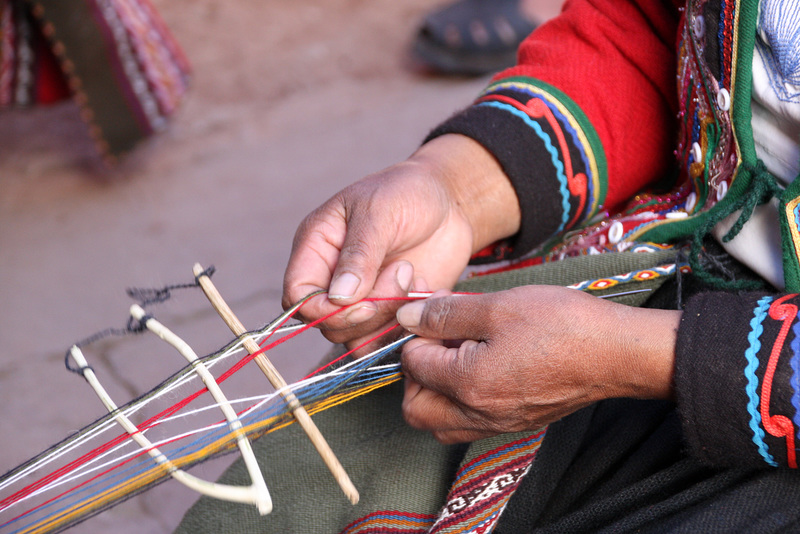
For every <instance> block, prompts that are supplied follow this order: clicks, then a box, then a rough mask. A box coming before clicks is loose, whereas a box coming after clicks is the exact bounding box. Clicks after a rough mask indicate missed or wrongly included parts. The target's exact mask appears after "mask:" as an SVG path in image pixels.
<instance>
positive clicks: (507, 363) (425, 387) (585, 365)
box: [397, 286, 680, 443]
mask: <svg viewBox="0 0 800 534" xmlns="http://www.w3.org/2000/svg"><path fill="white" fill-rule="evenodd" d="M397 318H398V320H399V322H400V324H401V325H402V326H404V327H405V328H406V329H407V330H409V331H410V332H413V333H415V334H418V335H419V336H421V337H420V338H418V339H415V340H412V341H410V342H409V343H407V344H406V346H405V347H404V349H403V357H402V362H403V369H404V371H405V374H406V391H405V398H404V401H403V413H404V415H405V417H406V420H407V421H408V422H409V424H411V425H412V426H414V427H417V428H420V429H423V430H429V431H431V432H433V434H434V436H435V437H436V439H438V440H439V441H442V442H444V443H456V442H462V441H473V440H475V439H479V438H483V437H486V436H489V435H493V434H498V433H503V432H515V431H521V430H535V429H537V428H540V427H542V426H543V425H545V424H548V423H551V422H554V421H556V420H558V419H560V418H562V417H564V416H565V415H568V414H570V413H572V412H574V411H576V410H578V409H580V408H582V407H584V406H588V405H589V404H591V403H593V402H595V401H598V400H600V399H604V398H611V397H637V398H669V397H670V396H671V380H672V367H673V361H674V346H675V336H676V332H677V328H678V322H679V320H680V312H677V311H664V310H650V309H643V308H631V307H628V306H623V305H620V304H615V303H612V302H608V301H604V300H601V299H598V298H595V297H591V296H588V295H586V294H583V293H580V292H578V291H575V290H571V289H565V288H560V287H553V286H526V287H519V288H515V289H511V290H508V291H503V292H499V293H490V294H485V295H477V296H472V295H469V296H468V295H464V296H460V295H456V296H449V294H448V293H446V292H440V293H437V294H435V295H434V296H432V297H431V298H429V299H427V300H426V301H418V302H414V303H411V304H407V305H405V306H403V307H402V308H400V309H399V310H398V312H397ZM441 340H444V341H441Z"/></svg>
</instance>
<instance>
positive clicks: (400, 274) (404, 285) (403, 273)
mask: <svg viewBox="0 0 800 534" xmlns="http://www.w3.org/2000/svg"><path fill="white" fill-rule="evenodd" d="M396 276H397V285H399V286H400V289H402V290H403V291H408V289H409V288H410V287H411V278H412V277H413V276H414V267H412V266H411V264H410V263H408V262H405V261H404V262H402V263H401V264H400V265H398V267H397V275H396Z"/></svg>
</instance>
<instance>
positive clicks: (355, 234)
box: [283, 136, 519, 344]
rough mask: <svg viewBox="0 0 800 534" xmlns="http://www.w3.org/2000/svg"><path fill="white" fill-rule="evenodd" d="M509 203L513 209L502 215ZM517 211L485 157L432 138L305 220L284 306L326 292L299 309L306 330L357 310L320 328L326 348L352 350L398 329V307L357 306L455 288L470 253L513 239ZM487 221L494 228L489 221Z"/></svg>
mask: <svg viewBox="0 0 800 534" xmlns="http://www.w3.org/2000/svg"><path fill="white" fill-rule="evenodd" d="M473 173H478V175H479V176H483V177H484V178H475V177H473V176H472V175H473ZM497 183H499V186H498V185H496V184H497ZM479 184H484V185H483V186H482V187H484V188H485V189H486V190H485V191H483V190H481V186H479ZM498 190H500V191H498ZM479 194H480V195H482V198H481V199H479V200H478V201H476V200H475V198H473V197H474V196H476V195H479ZM509 195H510V197H509ZM509 200H510V203H511V204H512V205H513V206H512V208H509V207H507V206H505V207H503V205H504V204H508V203H509ZM490 210H491V212H492V213H491V214H489V211H490ZM515 210H516V212H518V205H517V203H516V197H515V196H514V193H513V189H512V188H511V186H510V184H509V183H508V181H507V179H506V178H505V175H503V174H502V171H500V169H499V166H498V165H497V162H496V161H495V160H494V158H493V157H492V156H490V155H489V154H488V152H485V150H483V148H481V147H480V146H479V145H478V144H477V143H475V142H474V141H472V140H470V139H468V138H465V137H461V136H443V137H440V138H437V139H435V140H434V141H432V142H430V143H428V144H426V145H425V146H423V147H422V148H421V149H420V150H419V151H418V152H417V153H416V154H414V156H412V157H411V158H409V159H408V160H407V161H405V162H402V163H399V164H397V165H394V166H392V167H389V168H388V169H386V170H384V171H381V172H378V173H376V174H373V175H371V176H368V177H366V178H364V179H363V180H361V181H359V182H356V183H355V184H353V185H351V186H349V187H347V188H346V189H344V190H343V191H341V192H340V193H338V194H337V195H335V196H334V197H333V198H331V199H330V200H329V201H328V202H326V203H325V204H323V205H322V206H321V207H320V208H318V209H317V210H315V211H314V212H312V213H311V214H310V215H309V216H308V217H306V219H305V220H304V221H303V222H302V224H301V225H300V227H299V229H298V231H297V233H296V235H295V240H294V245H293V248H292V254H291V257H290V260H289V265H288V267H287V269H286V275H285V278H284V292H283V304H284V307H288V306H290V305H292V304H293V303H295V302H297V301H298V300H299V299H301V298H303V297H304V296H306V295H308V294H309V293H311V292H313V291H317V290H320V289H323V290H327V291H328V296H327V298H326V297H323V296H320V297H317V298H315V299H314V300H312V301H310V302H309V303H308V304H306V305H305V307H304V308H303V310H302V316H303V318H304V319H305V320H307V321H310V320H315V319H317V318H320V317H323V316H325V315H327V314H329V313H331V312H333V311H335V310H337V309H338V308H340V307H341V306H343V305H349V304H353V303H356V302H358V304H356V305H355V306H353V307H352V308H351V309H349V310H348V311H347V312H345V313H343V314H340V315H337V316H335V317H334V318H331V319H329V320H328V321H326V323H325V324H324V325H323V332H324V333H325V335H326V337H328V338H329V339H330V340H331V341H334V342H350V343H351V344H356V343H358V342H359V341H360V340H361V339H363V338H364V337H366V336H367V335H369V334H371V333H372V332H375V331H377V330H378V329H379V328H381V326H382V325H384V324H387V323H388V322H391V321H394V313H395V311H396V309H397V306H398V305H397V304H389V303H385V304H382V303H372V302H359V301H360V300H361V299H364V298H366V297H370V296H376V297H396V296H404V295H405V294H407V292H408V291H409V289H410V288H412V286H413V287H414V288H415V289H417V290H425V289H427V288H428V287H430V288H447V287H452V285H453V284H454V283H455V281H456V280H457V279H458V276H459V275H460V274H461V272H462V271H463V269H464V267H465V266H466V264H467V262H468V260H469V257H470V255H471V254H472V253H473V252H474V251H475V250H476V247H481V246H485V245H486V244H488V243H487V242H486V240H487V239H498V238H500V237H504V236H505V235H510V234H511V233H513V232H514V231H515V229H516V225H518V224H519V222H518V218H519V215H518V213H516V212H515ZM497 213H500V214H502V215H501V216H500V217H496V214H497ZM509 213H510V214H511V215H512V216H509V215H508V214H509ZM515 214H516V219H514V217H513V216H514V215H515ZM493 217H494V218H497V219H500V221H499V222H495V223H488V222H487V221H486V219H490V218H493ZM476 227H479V229H478V230H476ZM489 242H491V241H489Z"/></svg>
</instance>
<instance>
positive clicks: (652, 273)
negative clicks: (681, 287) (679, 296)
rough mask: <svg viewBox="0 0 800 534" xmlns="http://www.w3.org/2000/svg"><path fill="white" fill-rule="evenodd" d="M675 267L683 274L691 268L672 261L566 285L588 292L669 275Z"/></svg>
mask: <svg viewBox="0 0 800 534" xmlns="http://www.w3.org/2000/svg"><path fill="white" fill-rule="evenodd" d="M677 269H680V272H681V273H684V274H687V273H690V272H691V271H692V268H691V267H689V265H688V264H686V263H682V264H677V263H672V264H669V265H660V266H658V267H653V268H651V269H643V270H641V271H632V272H629V273H625V274H620V275H617V276H611V277H609V278H598V279H596V280H586V281H584V282H579V283H577V284H572V285H569V286H567V287H568V288H570V289H578V290H580V291H589V292H591V291H600V290H603V289H608V288H611V287H614V286H616V285H618V284H624V283H626V282H646V281H648V280H653V279H655V278H659V277H662V276H671V275H673V274H675V273H676V270H677Z"/></svg>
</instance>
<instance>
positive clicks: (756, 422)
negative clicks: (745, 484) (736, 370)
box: [744, 297, 778, 467]
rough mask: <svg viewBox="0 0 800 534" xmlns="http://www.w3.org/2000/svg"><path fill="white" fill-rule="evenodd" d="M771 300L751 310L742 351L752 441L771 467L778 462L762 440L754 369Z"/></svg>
mask: <svg viewBox="0 0 800 534" xmlns="http://www.w3.org/2000/svg"><path fill="white" fill-rule="evenodd" d="M771 302H772V297H763V298H761V300H759V301H758V306H757V307H756V308H755V309H754V310H753V318H752V319H751V320H750V333H749V334H748V335H747V340H748V341H749V342H750V346H749V347H748V348H747V350H746V351H745V352H744V356H745V358H746V359H747V366H746V367H745V369H744V376H745V377H746V378H747V386H746V387H745V392H746V393H747V398H748V399H749V401H748V403H747V412H748V413H749V414H750V429H751V430H752V431H753V437H752V439H753V443H755V445H756V447H758V453H759V454H760V455H761V456H762V457H763V458H764V461H765V462H767V463H768V464H769V465H771V466H773V467H777V466H778V462H776V461H775V459H774V458H773V457H772V455H771V454H770V453H769V447H767V444H766V443H765V442H764V436H765V434H764V429H763V428H761V413H760V412H759V411H758V405H759V401H760V399H759V397H758V391H757V389H758V377H757V376H756V370H757V369H758V364H759V363H760V362H759V360H758V352H759V351H760V350H761V339H760V338H761V334H762V333H763V332H764V326H763V323H764V319H766V317H767V311H768V310H769V305H770V303H771Z"/></svg>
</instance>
